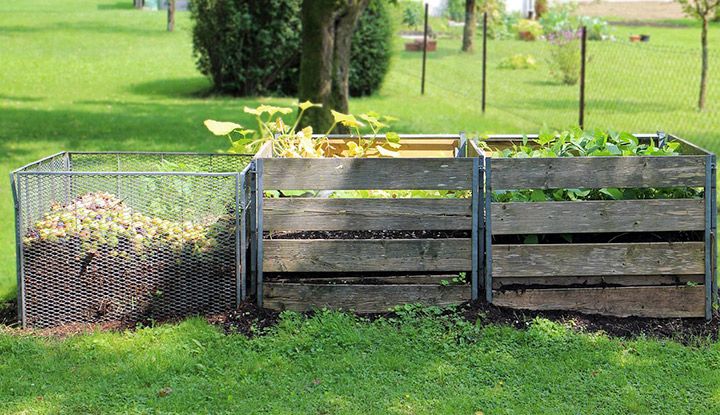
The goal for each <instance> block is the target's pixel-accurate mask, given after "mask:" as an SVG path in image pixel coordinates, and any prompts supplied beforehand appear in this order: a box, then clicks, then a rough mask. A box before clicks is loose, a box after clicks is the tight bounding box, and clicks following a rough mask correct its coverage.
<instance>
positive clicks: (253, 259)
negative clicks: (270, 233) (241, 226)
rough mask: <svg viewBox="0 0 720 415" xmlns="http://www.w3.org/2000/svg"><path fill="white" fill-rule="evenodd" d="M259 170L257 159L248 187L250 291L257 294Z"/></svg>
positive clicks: (249, 173) (249, 172) (251, 167)
mask: <svg viewBox="0 0 720 415" xmlns="http://www.w3.org/2000/svg"><path fill="white" fill-rule="evenodd" d="M256 173H257V172H256V171H255V161H254V160H253V161H252V162H251V163H250V170H249V171H248V179H249V183H248V188H249V189H250V198H249V202H248V204H249V206H248V212H249V213H248V214H249V215H250V217H249V219H250V224H249V225H248V227H249V228H250V236H249V239H250V292H251V293H253V294H255V293H256V287H257V234H256V231H257V218H256V213H257V212H256V211H255V209H256V203H255V201H256V196H255V195H256V190H255V186H256V185H257V174H256Z"/></svg>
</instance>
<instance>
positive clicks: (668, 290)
mask: <svg viewBox="0 0 720 415" xmlns="http://www.w3.org/2000/svg"><path fill="white" fill-rule="evenodd" d="M637 137H638V138H640V139H641V140H649V139H650V138H654V139H655V140H657V136H653V135H638V136H637ZM520 139H521V137H519V136H498V137H491V138H490V139H489V140H488V144H489V145H490V147H491V148H503V147H504V146H507V145H510V144H511V143H512V142H513V141H514V140H520ZM669 139H670V140H676V141H680V142H681V143H682V147H681V153H682V154H683V155H678V156H634V157H573V158H526V159H521V158H492V157H487V158H486V159H485V160H486V161H485V162H486V166H485V169H486V172H487V182H486V192H488V193H487V194H488V195H489V194H491V192H493V191H499V190H518V189H575V188H584V189H590V188H594V189H597V188H608V187H614V188H649V187H653V188H669V187H694V188H703V189H704V199H645V200H598V201H561V202H550V201H547V202H512V203H495V202H493V203H490V201H489V198H487V197H486V210H487V212H489V214H487V223H486V229H487V230H488V232H487V233H486V245H487V256H486V261H487V264H486V269H485V287H492V289H491V290H490V289H486V296H487V299H488V301H492V303H494V304H496V305H499V306H506V307H513V308H519V309H531V310H573V311H579V312H584V313H594V314H604V315H613V316H643V317H703V316H704V317H706V318H710V317H711V313H712V301H713V298H712V297H713V296H715V295H716V294H714V293H716V292H717V290H716V289H713V287H715V286H716V279H715V268H716V267H715V257H716V248H715V230H716V221H715V217H716V204H715V200H716V193H715V156H714V155H712V154H710V153H708V152H706V151H704V150H702V149H700V148H698V147H696V146H694V145H692V144H690V143H688V142H686V141H684V140H681V139H679V138H676V137H672V136H670V137H669ZM656 142H657V141H656ZM660 232H662V233H663V234H660V235H665V236H667V235H670V236H672V235H673V234H676V235H677V234H678V233H683V234H685V235H695V237H694V238H685V239H683V238H675V242H668V241H662V240H658V241H657V242H652V241H651V240H653V239H663V238H653V237H648V238H647V239H648V240H649V241H644V240H643V237H642V235H643V234H644V235H649V236H652V235H658V233H660ZM603 233H604V234H610V235H612V234H618V235H621V237H618V238H617V240H612V238H611V239H610V240H608V241H607V242H601V243H551V244H543V243H539V244H507V243H502V242H498V240H502V238H503V236H506V235H528V234H540V235H550V234H574V235H585V236H587V235H588V234H603ZM628 237H629V238H628ZM578 239H580V238H578ZM623 239H634V240H636V242H620V241H621V240H623ZM637 240H639V242H637ZM669 240H672V238H670V239H669ZM586 242H587V241H586Z"/></svg>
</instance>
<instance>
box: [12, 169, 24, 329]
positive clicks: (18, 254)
mask: <svg viewBox="0 0 720 415" xmlns="http://www.w3.org/2000/svg"><path fill="white" fill-rule="evenodd" d="M16 173H17V171H14V172H12V173H10V189H11V192H12V196H13V203H14V207H15V260H16V267H17V287H18V294H17V295H18V304H17V313H18V321H20V323H21V324H22V327H25V279H24V278H23V264H24V262H25V261H23V249H22V231H21V226H22V225H21V223H20V221H21V217H20V215H21V212H20V194H19V193H18V182H19V177H18V176H17V174H16Z"/></svg>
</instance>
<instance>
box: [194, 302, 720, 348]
mask: <svg viewBox="0 0 720 415" xmlns="http://www.w3.org/2000/svg"><path fill="white" fill-rule="evenodd" d="M458 313H459V314H460V315H461V316H463V317H464V318H465V319H467V320H468V321H477V320H478V319H479V320H481V321H482V322H483V324H484V325H491V324H493V325H502V326H511V327H514V328H516V329H520V330H525V329H527V328H528V327H529V326H530V324H531V322H532V321H533V320H534V319H535V318H536V317H541V318H546V319H549V320H551V321H555V322H558V323H561V324H564V325H566V326H568V327H570V328H572V329H573V330H575V331H577V332H584V333H606V334H607V335H609V336H613V337H618V338H626V339H632V338H637V337H649V338H656V339H670V340H675V341H677V342H679V343H682V344H685V345H695V344H698V343H701V342H702V341H704V340H712V341H717V340H718V331H719V329H720V315H718V314H717V313H716V315H715V317H714V318H713V320H712V321H709V322H707V321H705V319H701V318H696V319H680V318H674V319H661V318H640V317H628V318H620V317H606V316H598V315H587V314H582V313H575V312H566V311H543V312H540V311H526V310H515V309H509V308H503V307H496V306H493V305H490V304H487V303H486V302H476V303H465V304H463V305H462V306H461V307H460V308H459V311H458ZM279 314H280V313H278V312H276V311H271V310H267V309H261V308H258V307H257V306H255V305H254V304H252V303H244V304H243V305H241V307H240V308H239V309H237V310H233V311H232V312H230V313H227V314H222V315H215V316H212V317H209V318H208V321H209V322H210V323H212V324H215V325H217V326H219V327H221V328H222V329H223V330H224V331H225V332H226V333H240V334H244V335H246V336H249V337H253V336H257V335H262V334H264V333H266V332H267V329H268V328H270V327H272V326H274V325H275V324H276V323H277V321H278V316H279ZM306 315H307V316H311V315H312V313H306ZM359 316H360V317H364V318H368V319H370V320H375V319H378V318H388V317H394V316H395V314H394V313H383V314H359Z"/></svg>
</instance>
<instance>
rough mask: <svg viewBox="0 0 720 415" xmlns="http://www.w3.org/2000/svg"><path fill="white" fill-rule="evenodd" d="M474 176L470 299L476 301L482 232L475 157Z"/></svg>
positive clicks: (477, 168) (478, 182) (477, 171)
mask: <svg viewBox="0 0 720 415" xmlns="http://www.w3.org/2000/svg"><path fill="white" fill-rule="evenodd" d="M472 160H473V176H472V231H471V232H472V251H471V253H470V255H471V262H472V274H471V277H470V278H471V279H470V284H471V285H470V299H471V300H472V301H475V300H477V299H478V269H479V266H478V263H479V261H480V255H479V253H480V249H479V234H480V200H479V199H480V197H481V193H480V188H481V186H482V184H481V183H480V159H479V158H478V157H473V159H472Z"/></svg>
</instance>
